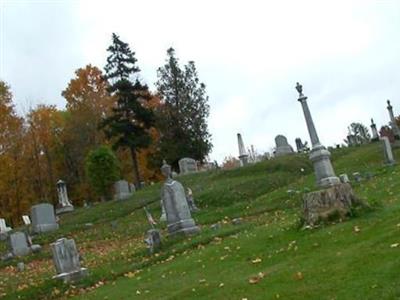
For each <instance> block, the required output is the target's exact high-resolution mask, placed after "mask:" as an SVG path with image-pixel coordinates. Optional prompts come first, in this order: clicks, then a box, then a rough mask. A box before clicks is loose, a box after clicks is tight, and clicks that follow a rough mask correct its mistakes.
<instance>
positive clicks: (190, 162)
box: [178, 157, 197, 174]
mask: <svg viewBox="0 0 400 300" xmlns="http://www.w3.org/2000/svg"><path fill="white" fill-rule="evenodd" d="M178 164H179V173H180V174H189V173H194V172H197V162H196V160H194V159H193V158H188V157H185V158H182V159H180V160H179V161H178Z"/></svg>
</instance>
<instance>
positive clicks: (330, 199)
mask: <svg viewBox="0 0 400 300" xmlns="http://www.w3.org/2000/svg"><path fill="white" fill-rule="evenodd" d="M360 204H362V202H361V201H360V200H358V199H357V198H356V196H355V195H354V192H353V189H352V187H351V185H350V184H349V183H340V184H337V185H334V186H332V187H330V188H327V189H323V190H320V191H316V192H311V193H308V194H305V195H304V197H303V217H304V221H305V224H307V225H311V226H313V225H316V224H318V223H323V222H326V221H333V220H334V219H339V220H343V219H345V218H346V217H347V216H348V215H349V214H350V213H351V209H352V208H353V207H355V206H358V205H360Z"/></svg>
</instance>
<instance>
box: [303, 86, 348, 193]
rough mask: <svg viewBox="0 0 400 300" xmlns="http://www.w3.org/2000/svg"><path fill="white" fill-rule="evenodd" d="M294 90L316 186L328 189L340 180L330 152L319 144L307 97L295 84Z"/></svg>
mask: <svg viewBox="0 0 400 300" xmlns="http://www.w3.org/2000/svg"><path fill="white" fill-rule="evenodd" d="M296 90H297V91H298V93H299V99H298V101H299V102H300V103H301V106H302V107H303V112H304V117H305V119H306V123H307V128H308V133H309V134H310V139H311V143H312V150H311V152H310V160H311V161H312V163H313V166H314V171H315V176H316V178H317V185H318V186H319V187H322V188H326V187H330V186H333V185H336V184H339V183H340V179H339V178H338V177H336V175H335V171H334V170H333V167H332V163H331V160H330V156H331V154H330V152H329V151H328V150H327V149H326V148H325V147H324V146H323V145H322V144H321V142H320V141H319V138H318V134H317V131H316V129H315V126H314V122H313V119H312V117H311V113H310V109H309V108H308V104H307V97H306V96H304V95H303V87H302V86H301V85H300V84H299V83H298V82H297V85H296Z"/></svg>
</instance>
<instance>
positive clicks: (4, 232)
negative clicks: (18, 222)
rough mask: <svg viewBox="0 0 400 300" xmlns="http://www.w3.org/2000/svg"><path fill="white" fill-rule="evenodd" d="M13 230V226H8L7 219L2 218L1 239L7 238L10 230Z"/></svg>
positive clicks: (0, 226)
mask: <svg viewBox="0 0 400 300" xmlns="http://www.w3.org/2000/svg"><path fill="white" fill-rule="evenodd" d="M11 230H12V228H11V227H8V226H7V224H6V220H4V219H2V218H0V240H1V241H4V240H6V239H7V236H8V232H9V231H11Z"/></svg>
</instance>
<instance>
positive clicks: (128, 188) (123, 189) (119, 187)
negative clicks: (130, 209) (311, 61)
mask: <svg viewBox="0 0 400 300" xmlns="http://www.w3.org/2000/svg"><path fill="white" fill-rule="evenodd" d="M114 190H115V195H114V199H115V200H126V199H129V198H130V197H131V196H132V194H133V192H134V189H133V187H132V185H131V184H129V182H128V181H126V180H118V181H117V182H115V183H114Z"/></svg>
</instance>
